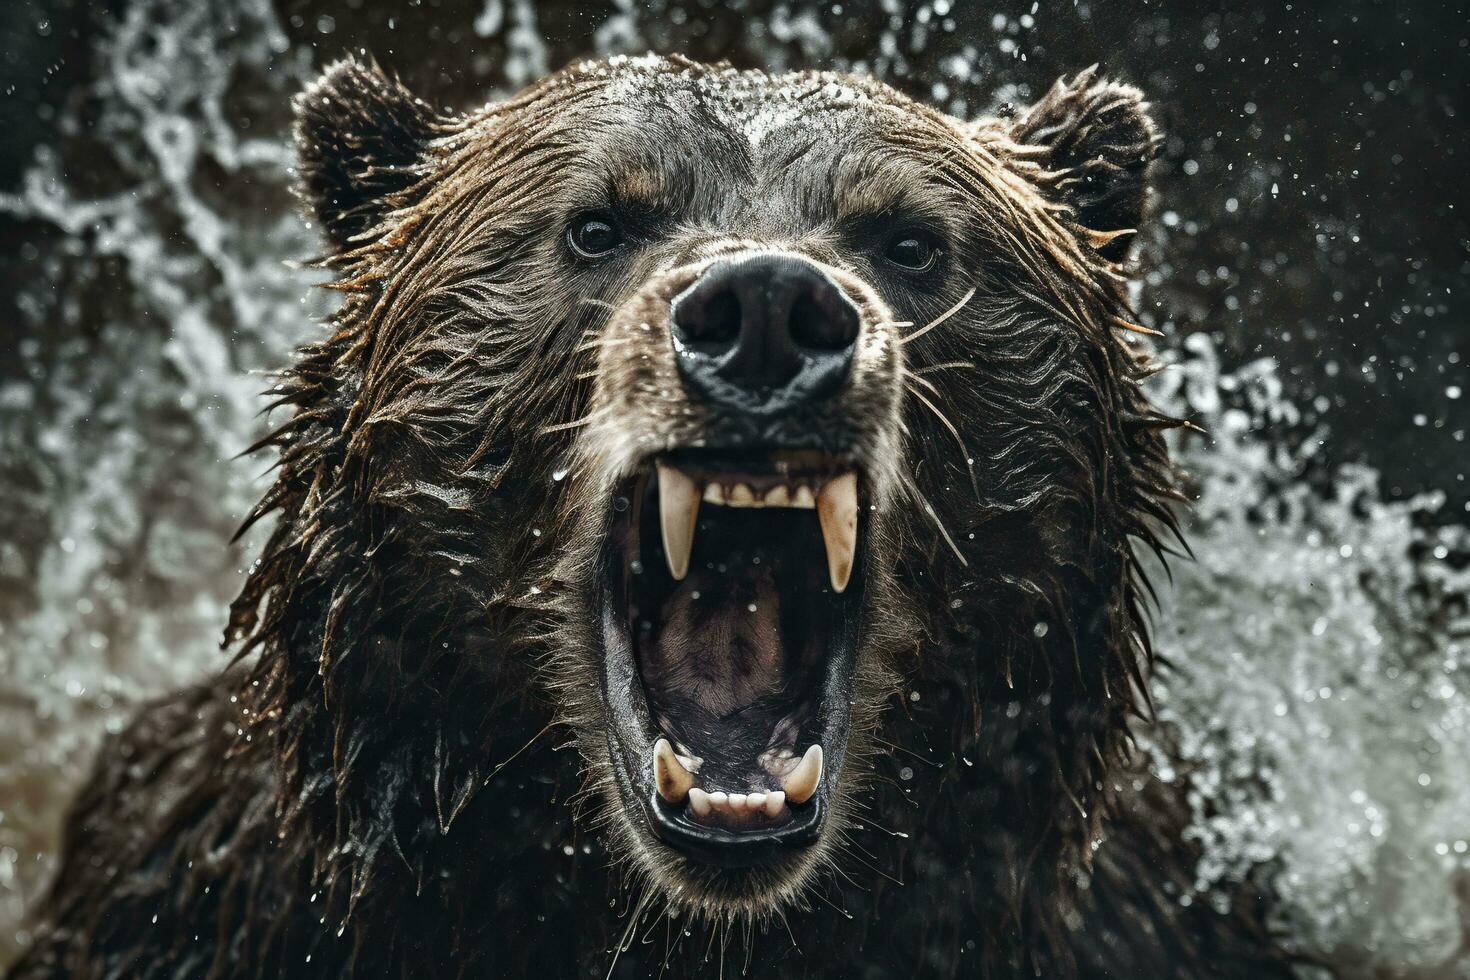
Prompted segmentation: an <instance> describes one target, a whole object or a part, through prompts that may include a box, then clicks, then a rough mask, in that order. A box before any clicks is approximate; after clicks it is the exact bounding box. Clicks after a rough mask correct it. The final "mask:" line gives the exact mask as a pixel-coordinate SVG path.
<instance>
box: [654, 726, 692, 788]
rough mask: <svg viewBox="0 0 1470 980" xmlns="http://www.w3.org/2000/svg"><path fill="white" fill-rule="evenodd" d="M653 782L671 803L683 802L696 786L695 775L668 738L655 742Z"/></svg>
mask: <svg viewBox="0 0 1470 980" xmlns="http://www.w3.org/2000/svg"><path fill="white" fill-rule="evenodd" d="M653 784H654V786H656V787H657V788H658V795H659V796H662V797H663V798H664V799H665V800H667V801H669V802H670V803H683V802H684V798H685V797H686V796H688V795H689V791H690V790H691V789H692V788H693V787H694V777H693V776H691V775H689V770H687V769H685V768H684V767H683V766H682V765H681V764H680V763H679V757H678V756H677V755H675V754H674V747H673V746H672V745H670V744H669V740H668V739H666V738H660V739H658V740H657V741H656V742H654V743H653Z"/></svg>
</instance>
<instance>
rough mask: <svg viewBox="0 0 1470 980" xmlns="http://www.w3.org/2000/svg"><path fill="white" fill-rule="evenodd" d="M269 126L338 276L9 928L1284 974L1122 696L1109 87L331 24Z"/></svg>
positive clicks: (1271, 943) (1124, 110)
mask: <svg viewBox="0 0 1470 980" xmlns="http://www.w3.org/2000/svg"><path fill="white" fill-rule="evenodd" d="M297 120H298V123H297V140H298V144H299V151H300V185H301V190H302V193H303V195H304V197H305V199H306V201H307V202H308V204H309V205H310V209H311V213H312V215H313V216H314V219H315V220H316V222H318V223H319V225H320V227H321V230H322V232H323V235H324V238H325V242H326V247H327V251H326V255H325V257H324V258H323V259H322V260H321V261H322V264H323V265H324V266H325V267H326V268H328V269H330V270H332V272H333V273H335V279H334V280H333V282H332V283H331V288H333V289H336V290H339V291H340V292H341V293H342V295H343V297H344V301H343V303H342V306H341V308H340V310H339V312H338V313H337V314H336V315H335V316H334V317H333V318H332V321H331V323H330V332H329V335H328V336H327V337H326V339H324V340H322V341H321V342H319V343H316V344H314V345H312V346H309V347H307V348H305V349H304V350H302V351H301V353H300V356H299V358H298V359H297V361H296V363H295V364H294V365H293V366H291V367H290V368H289V369H288V370H287V371H286V372H285V373H284V374H283V376H282V378H281V381H280V384H279V385H278V386H277V387H276V388H275V389H274V393H273V397H274V401H273V403H272V405H273V407H276V408H280V409H285V410H288V411H289V417H288V418H285V419H284V420H282V421H281V422H280V424H279V427H278V428H276V429H275V430H274V431H273V432H271V433H270V434H269V435H268V436H267V437H266V438H265V439H263V440H262V442H261V443H260V445H259V446H258V447H257V448H261V449H273V450H274V451H276V452H277V453H278V455H279V463H278V468H279V473H278V477H277V479H276V481H275V483H274V486H273V487H272V489H271V490H270V491H269V492H268V493H267V495H266V496H265V498H264V499H263V500H262V501H261V503H260V504H259V506H258V507H257V508H256V510H255V512H254V513H253V515H252V516H251V517H250V519H249V522H248V523H247V526H248V525H249V524H253V523H255V522H256V521H258V520H261V519H263V518H268V517H269V518H272V519H273V520H274V521H275V525H274V529H273V531H272V533H271V536H270V538H269V542H268V544H267V545H266V547H265V550H264V552H263V554H262V555H261V556H260V558H259V560H258V561H257V562H256V563H255V564H254V565H253V566H252V568H251V569H250V571H249V576H248V580H247V582H246V584H245V586H244V589H243V591H242V593H241V595H240V597H239V599H238V601H237V602H236V603H235V606H234V609H233V613H232V617H231V622H230V624H229V629H228V639H229V640H230V641H231V642H233V643H235V644H236V649H237V657H236V660H235V663H234V666H232V667H231V668H230V669H229V670H227V671H226V672H224V673H223V674H222V675H221V676H219V677H218V678H217V679H215V680H214V681H212V682H211V683H208V684H205V685H202V686H200V687H198V688H196V689H194V690H190V691H187V692H184V693H181V694H179V695H176V696H173V697H169V698H166V699H164V700H162V701H159V702H157V703H155V704H153V705H151V706H149V707H148V708H146V709H145V710H144V711H142V712H141V714H140V715H139V716H138V717H137V719H136V721H134V723H133V724H132V725H131V727H130V728H128V729H127V730H126V731H125V732H124V733H123V734H122V735H121V736H119V737H117V738H115V739H113V740H112V741H110V742H109V743H108V744H107V746H106V747H105V749H104V750H103V752H102V754H101V757H100V759H99V761H98V763H97V767H96V770H95V773H94V775H93V778H92V780H91V782H90V784H89V785H88V786H87V788H86V789H85V791H84V792H83V793H82V794H81V797H80V799H79V800H78V801H77V803H76V805H75V809H74V812H73V813H72V815H71V818H70V822H69V825H68V843H67V847H66V855H65V859H64V865H63V867H62V869H61V871H60V874H59V876H58V878H57V881H56V884H55V887H54V890H53V892H52V894H51V895H50V898H49V900H48V902H47V903H46V905H45V907H44V909H43V913H42V915H43V917H42V921H40V922H39V923H38V938H37V940H36V942H35V944H34V946H33V947H32V948H31V949H30V950H29V952H28V953H27V954H26V956H25V957H24V958H23V959H22V961H21V962H20V963H19V964H18V965H17V966H16V968H15V971H14V974H13V976H15V977H25V978H31V977H42V976H75V977H150V978H151V977H160V978H161V977H170V978H175V977H257V976H323V977H340V976H350V975H362V976H415V977H439V976H456V977H459V976H527V975H536V976H543V977H561V976H574V975H580V976H603V975H617V976H647V975H657V974H661V973H665V972H666V973H668V974H669V975H671V976H685V975H690V974H692V973H696V972H700V971H706V972H708V973H710V974H716V973H721V972H730V973H734V972H737V971H739V972H741V973H747V972H748V973H753V974H755V975H775V976H833V977H852V976H862V977H890V976H891V977H908V976H913V975H954V974H961V975H984V976H1009V975H1018V974H1024V975H1027V976H1047V977H1062V976H1071V975H1081V976H1110V977H1163V976H1171V977H1193V976H1200V977H1203V976H1210V977H1221V976H1242V977H1245V976H1249V977H1261V976H1287V975H1289V967H1290V963H1289V959H1288V958H1287V957H1286V956H1285V955H1284V954H1283V953H1281V952H1280V951H1279V949H1278V945H1279V944H1278V942H1277V937H1273V935H1272V934H1271V932H1270V930H1269V929H1268V926H1267V923H1268V921H1269V911H1270V910H1269V906H1268V900H1269V897H1268V896H1266V895H1262V894H1259V893H1257V892H1255V891H1253V890H1251V889H1250V888H1249V887H1242V888H1241V889H1240V891H1239V893H1238V894H1236V895H1235V896H1233V898H1231V897H1230V896H1226V898H1227V899H1229V900H1227V901H1226V902H1224V904H1217V903H1205V902H1198V901H1197V902H1191V901H1190V900H1189V894H1190V883H1191V880H1192V869H1193V862H1194V860H1195V858H1196V853H1195V851H1194V850H1193V848H1192V847H1191V846H1190V845H1189V844H1187V843H1186V842H1185V840H1184V839H1183V836H1182V830H1183V827H1184V824H1185V808H1184V807H1183V804H1182V801H1181V798H1180V795H1179V790H1178V788H1177V787H1170V786H1163V785H1160V784H1158V783H1157V782H1155V781H1153V780H1152V779H1151V778H1150V777H1149V775H1148V773H1147V771H1146V767H1145V766H1143V765H1142V764H1141V762H1140V760H1139V759H1138V757H1137V756H1138V753H1137V751H1136V750H1135V749H1134V747H1133V743H1132V734H1133V732H1134V730H1135V726H1137V725H1140V724H1143V723H1144V722H1145V720H1146V718H1147V715H1148V707H1147V704H1148V702H1147V689H1148V684H1149V669H1150V666H1151V664H1150V661H1151V655H1150V650H1149V643H1148V637H1147V632H1146V624H1145V620H1144V605H1145V594H1146V590H1147V583H1146V582H1145V580H1144V576H1143V570H1142V567H1141V564H1140V554H1139V549H1144V550H1152V551H1161V550H1163V548H1164V544H1163V538H1164V536H1165V535H1169V534H1173V533H1176V532H1175V531H1174V518H1173V516H1172V513H1171V502H1172V501H1174V500H1177V499H1180V494H1179V492H1178V491H1177V489H1176V481H1175V476H1174V474H1173V472H1172V470H1171V467H1170V463H1169V459H1168V454H1167V450H1166V446H1165V443H1164V440H1163V435H1162V434H1163V432H1164V430H1166V429H1168V428H1170V427H1172V426H1176V425H1178V424H1180V423H1179V422H1177V421H1176V420H1173V419H1171V418H1168V417H1165V416H1163V415H1161V414H1159V413H1158V412H1156V411H1155V410H1153V409H1152V408H1151V407H1150V405H1149V404H1148V402H1147V400H1146V398H1145V396H1144V394H1143V392H1142V389H1141V387H1140V384H1141V381H1142V379H1143V378H1144V377H1145V376H1146V375H1147V373H1148V371H1149V360H1148V357H1147V356H1146V354H1145V353H1144V352H1143V351H1141V350H1139V349H1137V348H1136V346H1135V345H1134V342H1133V341H1134V339H1135V338H1134V337H1133V336H1132V334H1133V333H1136V332H1137V331H1140V330H1142V328H1140V327H1138V326H1136V325H1135V324H1134V322H1133V320H1134V319H1135V317H1134V316H1133V314H1132V313H1130V310H1129V303H1128V300H1127V296H1126V286H1127V283H1128V278H1127V262H1128V249H1129V240H1130V237H1131V236H1133V235H1134V233H1135V229H1136V228H1137V227H1138V226H1139V223H1140V220H1141V216H1142V212H1143V210H1144V203H1145V190H1146V177H1147V170H1148V165H1149V162H1150V160H1151V159H1152V158H1153V157H1154V155H1155V153H1156V152H1157V149H1158V145H1159V137H1158V134H1157V131H1156V129H1155V126H1154V124H1153V123H1152V122H1151V121H1150V118H1149V115H1148V113H1147V106H1146V104H1145V103H1144V102H1143V100H1142V97H1141V95H1140V93H1139V92H1138V91H1137V90H1135V89H1133V88H1131V87H1129V86H1126V85H1121V84H1117V83H1114V82H1110V81H1106V80H1104V79H1102V78H1100V77H1099V76H1098V75H1097V74H1096V73H1095V72H1093V71H1087V72H1083V73H1082V74H1080V75H1078V76H1077V77H1075V78H1073V79H1071V80H1070V81H1067V80H1063V81H1060V82H1058V83H1057V85H1056V86H1055V87H1054V88H1053V89H1051V91H1050V92H1048V93H1047V94H1046V96H1045V97H1044V98H1042V99H1041V100H1040V101H1039V102H1038V103H1037V104H1035V105H1034V106H1032V107H1030V108H1029V109H1026V110H1024V111H1020V112H1012V113H1007V114H1006V115H1004V116H1003V117H1001V118H992V119H984V120H981V121H979V122H966V121H962V120H959V119H955V118H952V117H950V116H947V115H944V114H942V113H940V112H937V111H934V110H933V109H930V108H928V107H926V106H923V105H919V104H916V103H915V102H913V101H911V100H910V99H908V98H906V97H904V96H903V95H901V94H899V93H897V92H895V91H893V90H892V89H890V88H888V87H886V86H884V85H881V84H878V83H876V82H872V81H867V80H863V79H857V78H850V77H845V76H841V75H833V74H820V73H815V74H814V73H802V74H792V75H783V76H769V75H766V74H762V73H758V72H744V71H736V70H734V69H730V68H726V67H707V66H704V65H700V64H696V63H693V62H689V61H685V60H680V59H662V58H654V57H648V58H636V59H628V58H614V59H611V60H608V61H599V62H586V63H581V64H576V65H574V66H572V67H569V68H567V69H565V70H563V71H561V72H560V73H558V74H556V75H554V76H552V77H550V78H548V79H546V80H545V81H543V82H541V83H539V84H537V85H534V86H532V87H531V88H529V89H527V90H525V91H524V92H522V93H520V94H519V95H517V96H515V97H514V98H511V99H509V100H507V101H504V102H500V103H496V104H491V105H488V106H486V107H485V108H482V109H480V110H477V111H474V112H471V113H468V114H464V115H452V114H447V113H444V112H441V111H439V110H436V109H434V108H431V107H430V106H428V105H427V104H425V103H424V102H421V101H419V100H418V99H416V98H414V97H413V96H412V95H411V94H410V93H409V92H408V91H406V90H405V89H404V88H403V87H402V86H401V85H400V84H399V83H397V82H396V81H394V80H393V79H391V78H390V77H388V76H387V75H385V74H384V73H383V72H382V71H380V70H379V69H378V68H376V67H375V66H373V65H371V64H367V63H364V62H362V61H359V60H346V61H343V62H340V63H338V64H336V65H334V66H332V67H331V68H329V69H328V70H327V71H326V73H325V74H324V75H323V77H322V78H321V80H320V81H319V82H317V83H316V84H315V85H314V86H313V87H312V88H311V89H310V90H309V91H307V92H305V93H304V94H303V95H301V96H300V98H299V101H298V103H297Z"/></svg>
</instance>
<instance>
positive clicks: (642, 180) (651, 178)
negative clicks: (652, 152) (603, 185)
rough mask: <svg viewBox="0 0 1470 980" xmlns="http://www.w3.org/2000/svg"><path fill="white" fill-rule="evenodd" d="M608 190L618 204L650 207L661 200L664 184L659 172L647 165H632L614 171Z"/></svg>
mask: <svg viewBox="0 0 1470 980" xmlns="http://www.w3.org/2000/svg"><path fill="white" fill-rule="evenodd" d="M608 190H609V191H610V192H611V194H612V199H613V200H614V201H616V202H618V203H620V204H631V205H634V206H643V207H648V208H652V207H655V206H657V205H658V204H659V202H660V201H662V200H663V198H664V194H665V190H666V185H665V182H664V180H663V178H662V177H661V176H660V175H659V174H657V173H655V172H654V171H652V170H650V169H648V168H647V167H634V168H632V169H629V170H622V171H618V172H616V173H614V174H613V175H612V180H611V183H610V186H609V188H608Z"/></svg>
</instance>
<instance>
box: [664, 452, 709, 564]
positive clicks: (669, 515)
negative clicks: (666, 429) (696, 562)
mask: <svg viewBox="0 0 1470 980" xmlns="http://www.w3.org/2000/svg"><path fill="white" fill-rule="evenodd" d="M698 516H699V488H698V487H696V486H695V485H694V481H693V480H691V479H689V477H687V476H685V475H684V474H683V473H682V472H680V471H679V470H677V469H675V468H674V467H672V466H666V465H665V464H663V463H659V464H658V521H659V527H660V528H661V529H662V530H663V534H664V557H665V558H666V559H667V560H668V563H669V574H670V575H672V576H674V578H675V579H676V580H679V581H682V580H683V578H684V576H685V575H686V574H688V572H689V553H690V552H691V551H693V550H694V521H695V518H697V517H698Z"/></svg>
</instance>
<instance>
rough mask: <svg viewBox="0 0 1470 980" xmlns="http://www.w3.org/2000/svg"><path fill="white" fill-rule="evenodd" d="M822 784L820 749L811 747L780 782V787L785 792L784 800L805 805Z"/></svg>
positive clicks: (816, 746) (819, 747) (817, 746)
mask: <svg viewBox="0 0 1470 980" xmlns="http://www.w3.org/2000/svg"><path fill="white" fill-rule="evenodd" d="M821 782H822V747H821V746H820V745H816V744H814V745H812V747H811V748H809V749H807V750H806V755H804V756H802V757H801V761H800V762H799V763H797V764H796V768H795V769H793V770H791V772H790V773H789V774H788V775H787V776H786V778H785V779H783V780H781V787H782V788H783V789H784V790H785V791H786V798H787V799H788V800H790V801H791V802H792V803H805V802H806V801H807V800H809V799H811V798H812V795H813V794H815V793H816V791H817V786H818V785H819V784H820V783H821Z"/></svg>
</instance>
